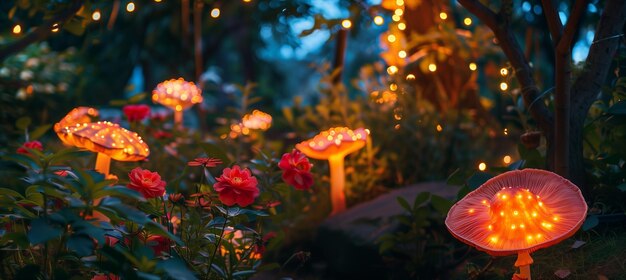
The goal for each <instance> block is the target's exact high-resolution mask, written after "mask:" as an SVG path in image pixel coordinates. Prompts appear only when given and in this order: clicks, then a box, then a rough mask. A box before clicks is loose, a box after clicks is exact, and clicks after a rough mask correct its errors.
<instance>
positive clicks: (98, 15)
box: [91, 10, 102, 21]
mask: <svg viewBox="0 0 626 280" xmlns="http://www.w3.org/2000/svg"><path fill="white" fill-rule="evenodd" d="M101 17H102V14H101V13H100V11H98V10H95V11H94V12H93V13H92V14H91V19H93V20H94V21H99V20H100V18H101Z"/></svg>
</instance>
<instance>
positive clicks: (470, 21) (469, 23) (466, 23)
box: [463, 17, 472, 26]
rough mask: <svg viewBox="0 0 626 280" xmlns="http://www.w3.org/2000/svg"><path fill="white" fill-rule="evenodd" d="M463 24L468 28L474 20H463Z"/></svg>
mask: <svg viewBox="0 0 626 280" xmlns="http://www.w3.org/2000/svg"><path fill="white" fill-rule="evenodd" d="M463 24H465V25H467V26H470V25H472V19H471V18H468V17H466V18H465V19H463Z"/></svg>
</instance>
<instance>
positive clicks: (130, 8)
mask: <svg viewBox="0 0 626 280" xmlns="http://www.w3.org/2000/svg"><path fill="white" fill-rule="evenodd" d="M126 11H127V12H129V13H132V12H134V11H135V3H133V2H128V4H126Z"/></svg>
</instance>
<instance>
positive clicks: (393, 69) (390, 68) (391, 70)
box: [387, 65, 398, 75]
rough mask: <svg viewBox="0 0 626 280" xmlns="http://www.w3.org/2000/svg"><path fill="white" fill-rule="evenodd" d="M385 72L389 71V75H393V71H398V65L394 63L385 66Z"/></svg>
mask: <svg viewBox="0 0 626 280" xmlns="http://www.w3.org/2000/svg"><path fill="white" fill-rule="evenodd" d="M387 73H389V75H393V74H395V73H398V67H397V66H395V65H391V66H389V67H387Z"/></svg>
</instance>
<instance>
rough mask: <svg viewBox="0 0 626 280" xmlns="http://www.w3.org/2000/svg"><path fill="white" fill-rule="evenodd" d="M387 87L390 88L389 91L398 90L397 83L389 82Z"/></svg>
mask: <svg viewBox="0 0 626 280" xmlns="http://www.w3.org/2000/svg"><path fill="white" fill-rule="evenodd" d="M389 89H390V90H391V91H396V90H398V85H397V84H395V83H391V84H390V85H389Z"/></svg>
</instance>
